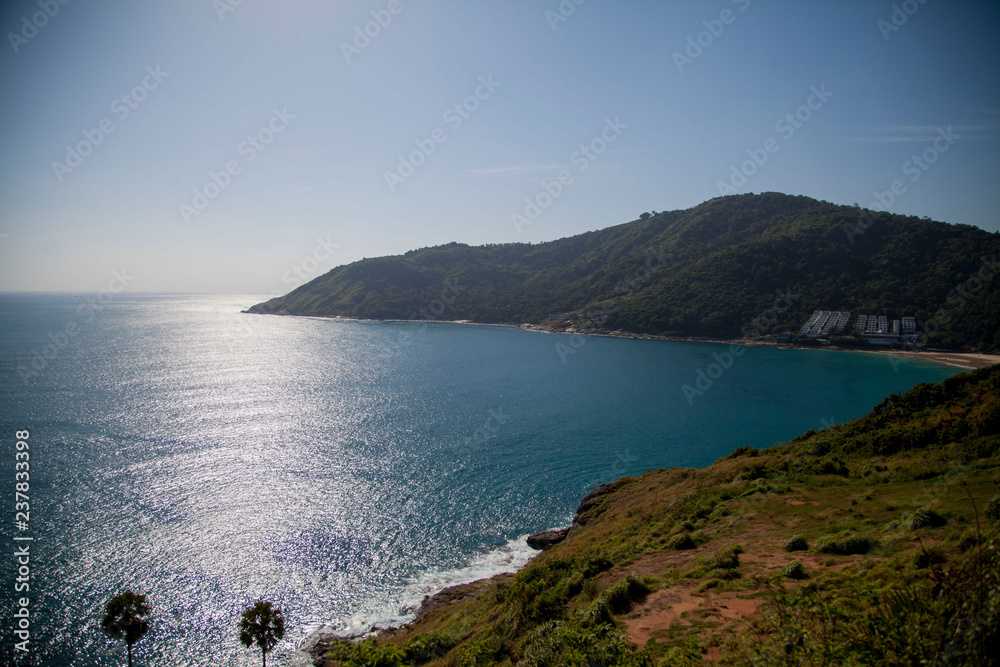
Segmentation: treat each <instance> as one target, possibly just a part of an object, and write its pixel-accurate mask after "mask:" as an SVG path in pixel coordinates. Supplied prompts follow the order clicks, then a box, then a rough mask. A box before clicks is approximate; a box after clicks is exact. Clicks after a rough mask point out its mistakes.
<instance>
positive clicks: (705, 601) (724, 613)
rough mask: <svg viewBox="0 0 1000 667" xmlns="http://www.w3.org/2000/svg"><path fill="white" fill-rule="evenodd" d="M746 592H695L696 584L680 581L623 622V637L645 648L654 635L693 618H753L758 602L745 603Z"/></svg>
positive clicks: (726, 620)
mask: <svg viewBox="0 0 1000 667" xmlns="http://www.w3.org/2000/svg"><path fill="white" fill-rule="evenodd" d="M748 594H751V593H748V592H743V591H741V592H723V593H719V592H715V591H712V590H707V591H704V592H701V593H699V592H698V583H697V582H694V581H682V582H679V583H677V584H675V585H674V586H670V587H669V588H664V589H661V590H658V591H655V592H654V593H651V594H650V595H649V597H647V598H646V600H645V601H644V602H643V603H642V604H641V605H639V606H637V607H636V608H635V609H633V610H632V612H631V613H629V614H628V616H626V617H625V618H624V619H623V620H624V621H625V634H626V635H627V636H628V637H629V639H631V640H632V641H633V642H635V643H636V644H639V645H640V646H642V645H645V644H646V642H648V641H649V639H650V637H651V636H652V635H653V633H655V632H657V631H658V630H668V629H669V628H670V626H671V625H673V624H674V623H678V622H680V623H686V622H689V619H690V618H692V617H695V616H697V617H699V618H702V619H704V620H712V621H718V622H719V623H722V624H727V623H732V622H733V621H738V620H740V619H742V618H745V617H747V616H750V615H752V614H755V613H756V612H757V607H758V606H759V605H760V602H761V601H760V600H757V599H746V597H745V596H746V595H748Z"/></svg>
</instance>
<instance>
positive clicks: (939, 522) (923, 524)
mask: <svg viewBox="0 0 1000 667" xmlns="http://www.w3.org/2000/svg"><path fill="white" fill-rule="evenodd" d="M946 523H948V519H946V518H944V517H943V516H941V515H940V514H939V513H938V512H936V511H935V510H932V509H930V508H929V507H922V508H920V509H918V510H917V511H916V512H914V513H913V515H912V516H911V517H910V521H909V526H910V530H920V529H921V528H940V527H941V526H943V525H945V524H946Z"/></svg>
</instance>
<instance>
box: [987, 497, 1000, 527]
mask: <svg viewBox="0 0 1000 667" xmlns="http://www.w3.org/2000/svg"><path fill="white" fill-rule="evenodd" d="M986 518H987V519H989V520H990V521H1000V496H993V497H992V498H990V499H989V500H987V501H986Z"/></svg>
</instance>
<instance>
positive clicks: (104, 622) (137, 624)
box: [101, 591, 152, 667]
mask: <svg viewBox="0 0 1000 667" xmlns="http://www.w3.org/2000/svg"><path fill="white" fill-rule="evenodd" d="M151 611H152V610H151V609H150V607H149V605H148V604H146V596H145V595H136V594H135V593H133V592H132V591H125V592H124V593H122V594H121V595H116V596H115V597H113V598H111V599H110V600H108V604H107V606H106V607H105V609H104V618H103V619H101V628H103V630H104V632H105V633H106V634H107V635H108V636H109V637H111V638H112V639H124V640H125V643H126V644H127V645H128V667H132V644H134V643H136V642H137V641H139V639H141V638H142V636H143V635H144V634H146V631H147V630H149V623H148V622H147V621H146V620H145V619H144V618H142V617H143V616H149V614H150V612H151Z"/></svg>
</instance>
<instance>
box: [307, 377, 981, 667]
mask: <svg viewBox="0 0 1000 667" xmlns="http://www.w3.org/2000/svg"><path fill="white" fill-rule="evenodd" d="M998 455H1000V367H991V368H986V369H982V370H979V371H975V372H973V373H968V374H963V375H957V376H954V377H951V378H949V379H947V380H945V381H944V382H942V383H940V384H937V385H927V384H921V385H919V386H917V387H915V388H914V389H913V390H911V391H909V392H907V393H905V394H903V395H892V396H890V397H889V398H887V399H886V400H885V401H883V402H882V403H881V404H879V405H878V406H877V407H876V408H875V409H874V410H873V411H872V412H871V413H870V414H868V415H866V416H864V417H862V418H860V419H857V420H854V421H852V422H850V423H847V424H844V425H841V426H834V427H831V428H829V429H826V430H823V431H820V432H812V431H810V432H808V433H805V434H804V435H802V436H801V437H799V438H796V439H795V440H793V441H791V442H790V443H788V444H786V445H783V446H779V447H775V448H771V449H768V450H763V451H757V450H755V449H753V448H742V449H740V450H737V451H736V452H733V454H731V455H730V456H728V457H726V458H724V459H720V460H719V461H717V462H716V463H715V464H713V465H711V466H709V467H707V468H705V469H701V470H691V469H665V470H657V471H653V472H647V473H646V474H644V475H641V476H639V477H625V478H622V479H619V480H617V481H615V482H613V483H612V484H611V485H610V489H609V490H608V491H607V492H606V493H604V495H600V496H597V497H594V498H592V499H590V500H589V501H588V502H587V503H585V504H584V505H583V506H582V507H581V511H580V513H579V515H578V523H579V524H580V525H579V526H578V527H576V528H575V529H574V530H573V531H572V532H571V533H570V534H569V537H568V538H567V539H566V540H565V541H563V542H560V543H558V544H556V545H555V546H553V547H552V548H550V549H549V550H547V551H545V552H543V553H541V554H540V555H539V556H538V557H537V558H536V559H535V560H534V561H532V562H531V563H530V564H529V565H528V566H527V567H526V568H524V569H523V570H522V571H520V572H519V573H517V574H516V575H504V576H500V577H495V578H494V579H492V580H487V581H482V582H477V583H476V584H474V585H471V586H467V587H463V588H459V589H456V590H454V591H452V593H451V595H450V596H446V600H447V601H445V602H444V603H442V604H439V605H437V606H434V607H432V608H430V610H429V611H427V612H426V613H424V614H423V615H422V616H420V617H419V618H418V620H417V621H415V622H414V623H412V624H411V625H409V626H406V627H403V628H400V629H396V630H390V631H386V632H383V633H382V634H381V635H380V636H379V637H377V638H372V639H368V640H365V641H363V642H360V643H352V642H347V641H336V642H334V643H333V644H332V646H330V647H329V650H328V651H327V652H326V655H325V657H324V658H323V659H322V660H321V661H320V663H317V664H324V665H326V666H327V667H329V666H332V665H404V664H405V665H419V664H427V665H487V664H501V665H502V664H517V665H580V666H589V665H657V664H658V665H700V664H719V665H747V664H754V665H764V666H767V665H900V666H901V665H918V664H922V665H970V666H971V665H995V664H997V662H998V656H1000V568H998V565H1000V553H998V551H997V549H998V546H1000V540H998V522H1000V496H998V483H1000V469H998Z"/></svg>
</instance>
